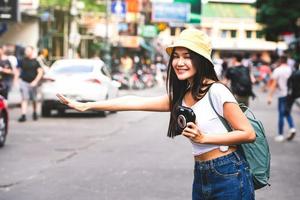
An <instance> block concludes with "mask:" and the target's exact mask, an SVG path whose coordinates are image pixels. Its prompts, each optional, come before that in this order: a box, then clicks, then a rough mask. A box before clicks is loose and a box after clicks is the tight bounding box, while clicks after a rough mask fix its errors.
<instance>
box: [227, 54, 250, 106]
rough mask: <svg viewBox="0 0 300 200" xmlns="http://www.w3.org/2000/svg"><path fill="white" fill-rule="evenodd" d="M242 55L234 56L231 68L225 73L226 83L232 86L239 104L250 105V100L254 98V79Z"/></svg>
mask: <svg viewBox="0 0 300 200" xmlns="http://www.w3.org/2000/svg"><path fill="white" fill-rule="evenodd" d="M242 58H243V57H242V55H241V54H237V53H236V54H233V56H232V59H231V66H230V67H229V68H228V69H227V71H226V73H225V79H224V83H225V84H226V85H230V88H231V90H232V93H233V94H234V96H235V98H236V99H237V101H238V102H239V103H243V104H245V105H246V106H248V105H249V98H250V97H254V96H255V95H254V93H253V91H252V78H251V74H250V69H249V68H247V67H245V66H244V65H243V64H242V63H241V62H242Z"/></svg>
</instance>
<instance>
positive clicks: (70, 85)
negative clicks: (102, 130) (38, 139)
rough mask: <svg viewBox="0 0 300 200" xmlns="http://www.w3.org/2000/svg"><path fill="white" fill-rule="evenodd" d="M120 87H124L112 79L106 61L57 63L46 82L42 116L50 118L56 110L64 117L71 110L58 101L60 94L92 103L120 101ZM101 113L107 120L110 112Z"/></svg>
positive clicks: (58, 61)
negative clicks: (118, 98)
mask: <svg viewBox="0 0 300 200" xmlns="http://www.w3.org/2000/svg"><path fill="white" fill-rule="evenodd" d="M119 87H120V84H119V83H118V82H116V81H114V80H112V79H111V77H110V74H109V72H108V70H107V68H106V65H105V63H104V62H103V61H102V60H99V59H98V60H96V59H62V60H57V61H56V62H54V63H53V65H52V66H51V68H50V70H49V71H48V72H47V73H46V74H45V75H44V78H43V82H42V86H41V96H42V116H43V117H49V116H50V115H51V111H52V110H58V112H59V113H60V114H63V113H64V112H65V110H66V109H68V107H67V106H65V105H63V104H61V103H60V102H59V101H58V98H57V97H56V94H57V93H60V94H63V95H65V96H66V97H69V98H71V99H74V100H77V101H80V102H90V101H99V100H106V99H111V98H115V97H117V96H118V92H119ZM100 113H101V114H102V115H103V116H106V112H100Z"/></svg>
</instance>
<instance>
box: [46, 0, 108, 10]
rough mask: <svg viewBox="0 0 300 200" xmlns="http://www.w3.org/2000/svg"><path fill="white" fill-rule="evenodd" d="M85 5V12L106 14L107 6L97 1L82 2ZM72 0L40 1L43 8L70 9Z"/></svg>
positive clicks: (87, 0)
mask: <svg viewBox="0 0 300 200" xmlns="http://www.w3.org/2000/svg"><path fill="white" fill-rule="evenodd" d="M78 1H79V0H78ZM80 1H82V2H83V3H84V9H83V10H84V11H94V12H105V11H106V6H105V5H104V4H98V3H97V1H95V0H80ZM70 2H71V0H40V5H41V8H44V9H48V8H60V9H69V7H70Z"/></svg>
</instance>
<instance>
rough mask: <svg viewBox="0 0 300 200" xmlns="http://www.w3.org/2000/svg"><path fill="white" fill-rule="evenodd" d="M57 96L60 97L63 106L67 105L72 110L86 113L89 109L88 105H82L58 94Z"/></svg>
mask: <svg viewBox="0 0 300 200" xmlns="http://www.w3.org/2000/svg"><path fill="white" fill-rule="evenodd" d="M56 96H57V97H58V99H59V101H60V102H61V103H62V104H65V105H67V106H69V107H70V108H73V109H75V110H77V111H79V112H84V111H86V110H88V109H89V108H88V106H87V103H81V102H78V101H74V100H71V99H69V98H67V97H65V96H63V95H61V94H56Z"/></svg>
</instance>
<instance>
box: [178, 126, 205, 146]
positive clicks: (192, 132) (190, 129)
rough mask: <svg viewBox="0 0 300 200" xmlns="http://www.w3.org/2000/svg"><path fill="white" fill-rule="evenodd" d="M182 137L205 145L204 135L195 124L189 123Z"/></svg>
mask: <svg viewBox="0 0 300 200" xmlns="http://www.w3.org/2000/svg"><path fill="white" fill-rule="evenodd" d="M182 135H183V136H185V137H187V138H189V139H190V140H192V141H193V142H196V143H203V139H204V134H203V133H201V132H200V130H199V129H198V126H197V125H196V124H195V123H193V122H189V123H187V126H186V128H185V129H184V130H183V131H182Z"/></svg>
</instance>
